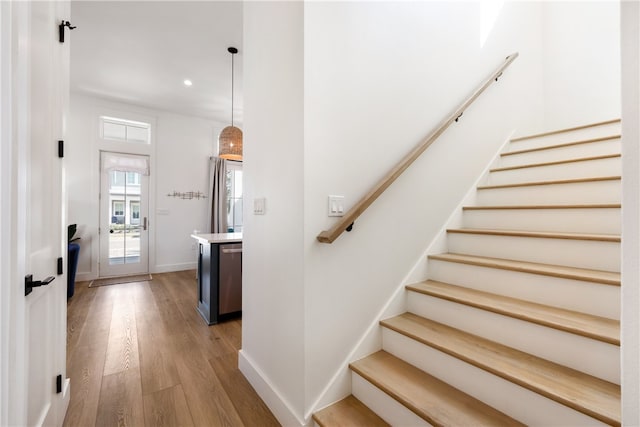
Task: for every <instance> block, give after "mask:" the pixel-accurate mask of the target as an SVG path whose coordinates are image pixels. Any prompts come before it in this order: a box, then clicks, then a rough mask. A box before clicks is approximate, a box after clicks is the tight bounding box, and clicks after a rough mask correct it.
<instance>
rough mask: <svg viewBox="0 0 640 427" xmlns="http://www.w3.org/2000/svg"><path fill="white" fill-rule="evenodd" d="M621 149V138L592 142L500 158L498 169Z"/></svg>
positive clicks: (598, 154) (601, 153) (616, 151)
mask: <svg viewBox="0 0 640 427" xmlns="http://www.w3.org/2000/svg"><path fill="white" fill-rule="evenodd" d="M620 149H621V145H620V138H617V139H611V140H605V141H598V142H590V143H588V144H576V145H570V146H567V147H559V148H552V149H548V150H540V151H532V152H527V153H521V154H513V155H510V156H500V160H499V161H498V167H507V166H518V165H527V164H530V163H542V162H554V161H559V160H570V159H577V158H581V157H592V156H603V155H606V154H617V153H620ZM511 152H513V151H511Z"/></svg>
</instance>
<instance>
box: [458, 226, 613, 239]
mask: <svg viewBox="0 0 640 427" xmlns="http://www.w3.org/2000/svg"><path fill="white" fill-rule="evenodd" d="M447 233H454V234H482V235H490V236H512V237H537V238H544V239H566V240H593V241H598V242H620V240H621V239H620V235H618V234H586V233H560V232H551V231H524V230H492V229H484V228H454V229H448V230H447Z"/></svg>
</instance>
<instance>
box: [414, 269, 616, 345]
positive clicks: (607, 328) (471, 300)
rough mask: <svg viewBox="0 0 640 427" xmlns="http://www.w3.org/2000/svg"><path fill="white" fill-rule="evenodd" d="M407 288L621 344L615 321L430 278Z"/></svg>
mask: <svg viewBox="0 0 640 427" xmlns="http://www.w3.org/2000/svg"><path fill="white" fill-rule="evenodd" d="M406 288H407V289H408V290H410V291H414V292H419V293H421V294H425V295H430V296H433V297H436V298H441V299H445V300H447V301H452V302H455V303H459V304H464V305H468V306H471V307H475V308H479V309H483V310H487V311H491V312H493V313H498V314H502V315H505V316H509V317H513V318H516V319H521V320H525V321H528V322H532V323H536V324H539V325H543V326H547V327H550V328H554V329H558V330H562V331H566V332H570V333H574V334H577V335H581V336H584V337H587V338H592V339H595V340H598V341H603V342H607V343H609V344H614V345H620V322H618V321H616V320H612V319H607V318H604V317H598V316H593V315H590V314H585V313H580V312H577V311H571V310H565V309H561V308H556V307H550V306H547V305H543V304H537V303H532V302H529V301H524V300H520V299H516V298H510V297H505V296H502V295H496V294H492V293H489V292H483V291H478V290H475V289H469V288H464V287H461V286H455V285H450V284H448V283H442V282H436V281H433V280H426V281H424V282H420V283H415V284H413V285H409V286H407V287H406Z"/></svg>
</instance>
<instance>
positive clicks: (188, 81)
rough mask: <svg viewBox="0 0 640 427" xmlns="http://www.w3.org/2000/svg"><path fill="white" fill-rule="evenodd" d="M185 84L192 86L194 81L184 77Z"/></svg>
mask: <svg viewBox="0 0 640 427" xmlns="http://www.w3.org/2000/svg"><path fill="white" fill-rule="evenodd" d="M184 85H185V86H192V85H193V82H192V81H191V80H189V79H184Z"/></svg>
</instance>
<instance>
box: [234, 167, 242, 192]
mask: <svg viewBox="0 0 640 427" xmlns="http://www.w3.org/2000/svg"><path fill="white" fill-rule="evenodd" d="M234 184H235V185H234V186H233V197H235V198H239V197H240V198H241V197H242V171H239V170H236V171H234Z"/></svg>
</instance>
